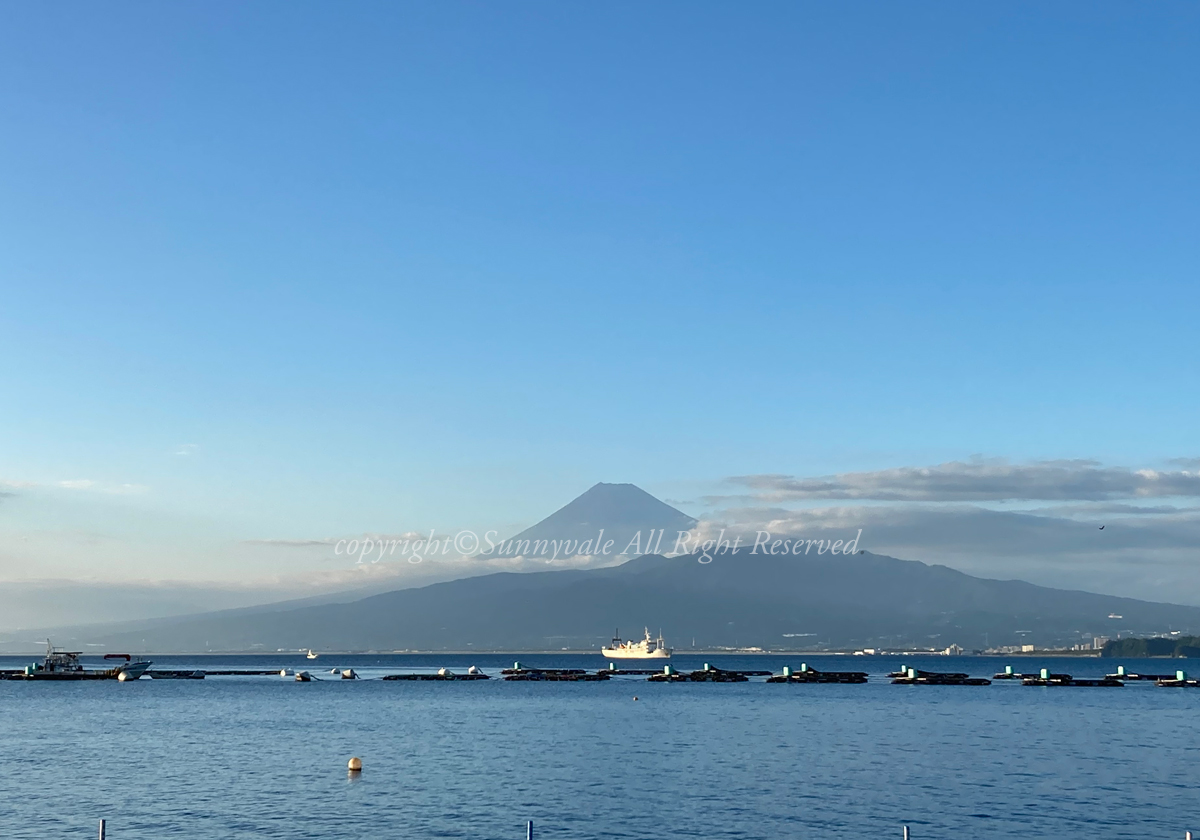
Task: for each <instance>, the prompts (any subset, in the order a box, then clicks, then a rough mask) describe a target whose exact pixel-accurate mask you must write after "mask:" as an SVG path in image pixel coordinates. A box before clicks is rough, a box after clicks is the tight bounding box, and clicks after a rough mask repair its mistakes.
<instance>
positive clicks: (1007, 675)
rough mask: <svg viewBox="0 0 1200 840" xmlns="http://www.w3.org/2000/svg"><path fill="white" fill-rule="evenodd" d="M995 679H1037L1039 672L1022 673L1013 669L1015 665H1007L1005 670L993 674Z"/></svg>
mask: <svg viewBox="0 0 1200 840" xmlns="http://www.w3.org/2000/svg"><path fill="white" fill-rule="evenodd" d="M992 679H994V680H1034V679H1037V674H1020V673H1017V672H1016V671H1014V670H1013V666H1011V665H1005V666H1004V671H1003V672H1002V673H999V674H993V675H992Z"/></svg>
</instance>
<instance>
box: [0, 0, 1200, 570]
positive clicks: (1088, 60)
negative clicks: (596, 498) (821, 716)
mask: <svg viewBox="0 0 1200 840" xmlns="http://www.w3.org/2000/svg"><path fill="white" fill-rule="evenodd" d="M1198 24H1200V9H1197V7H1196V6H1195V5H1191V4H1183V3H1160V4H1154V5H1150V6H1147V5H1140V6H1132V5H1129V4H1122V3H1086V4H1085V3H1060V4H1054V5H1052V6H1046V5H1044V4H1031V3H1029V4H1022V3H1012V4H992V5H983V4H970V5H964V4H952V3H917V4H903V5H901V4H885V3H879V4H869V3H866V4H855V5H852V6H844V5H833V4H816V3H807V4H797V3H777V4H770V3H762V4H755V5H753V6H751V7H745V6H735V5H728V4H703V3H701V4H697V3H686V4H684V3H656V4H622V3H616V4H603V5H599V6H585V5H582V4H557V3H526V4H521V5H518V6H498V5H485V4H452V3H442V4H394V3H355V4H331V3H325V4H318V3H306V2H298V3H286V4H284V3H258V4H253V5H251V6H236V5H233V4H198V3H197V4H190V5H187V4H171V5H157V4H147V3H143V4H120V5H117V4H110V5H86V6H82V5H77V6H57V7H48V6H37V5H10V6H9V7H8V8H7V9H6V11H5V16H4V25H3V26H2V27H0V113H2V115H3V116H2V118H0V119H2V120H3V123H2V125H3V129H2V130H0V387H2V397H0V479H3V480H6V481H8V482H9V483H10V486H11V487H14V488H16V490H14V491H13V492H14V494H15V495H14V497H13V498H10V499H9V500H8V501H7V502H5V503H4V506H5V507H6V508H7V509H8V514H7V516H5V517H2V519H3V520H6V521H2V522H0V524H2V525H3V526H4V527H5V528H6V529H9V530H10V531H14V532H15V530H20V529H22V528H25V529H28V528H34V527H36V528H38V529H40V531H41V532H43V533H50V532H55V531H56V529H59V530H62V529H71V528H75V529H76V530H78V529H79V528H82V527H84V526H83V525H82V524H81V523H86V525H87V527H88V528H92V529H95V528H100V527H101V525H100V524H98V523H110V524H111V523H117V522H120V523H124V524H121V525H120V526H119V528H118V526H117V525H111V527H113V528H118V529H119V530H121V531H122V533H123V534H125V535H126V537H128V538H129V539H132V540H138V539H141V537H142V536H143V535H146V534H148V533H150V532H157V531H159V530H162V531H163V532H164V533H166V534H176V535H178V534H183V533H186V534H189V535H205V534H206V535H209V537H211V539H212V540H213V541H214V544H215V543H219V542H220V540H223V539H226V538H229V539H233V538H239V539H241V538H255V537H259V538H296V539H300V538H305V537H313V538H315V537H324V536H328V535H337V534H347V533H358V532H362V531H388V530H404V529H407V528H410V527H412V528H416V527H429V526H431V525H433V526H437V527H444V528H449V527H457V526H465V525H469V526H473V527H499V528H502V529H504V528H511V529H513V530H516V529H517V528H519V527H521V526H523V525H526V524H529V523H530V522H532V521H534V520H536V519H539V518H541V517H542V516H543V515H545V514H546V513H548V512H550V511H551V510H553V509H554V508H556V507H558V506H559V505H561V504H562V503H564V502H565V501H567V500H568V499H570V498H571V497H572V496H574V495H576V494H577V493H579V492H581V491H582V490H584V489H586V488H587V487H588V486H589V485H591V484H592V483H594V482H596V481H632V482H635V483H637V484H639V485H641V486H643V487H645V488H646V489H647V490H649V491H651V492H653V493H655V494H656V495H659V496H661V497H666V498H669V499H676V500H681V501H684V502H688V501H695V500H699V499H700V498H701V496H702V495H704V494H712V493H719V492H720V487H721V486H722V484H723V480H724V479H725V478H726V477H728V476H737V475H754V474H762V473H780V474H785V475H797V476H814V475H825V474H832V473H842V472H852V471H871V470H879V469H885V468H891V467H898V466H905V465H924V464H938V463H942V462H946V461H955V460H962V459H968V458H970V456H972V455H974V454H981V455H984V456H988V457H998V458H1006V459H1009V460H1010V461H1012V462H1014V463H1024V462H1031V461H1037V460H1041V459H1059V458H1092V459H1097V460H1099V461H1101V462H1103V463H1105V464H1116V465H1123V466H1128V467H1133V468H1138V467H1161V466H1162V465H1163V464H1165V462H1166V459H1169V458H1178V457H1189V456H1192V457H1194V456H1195V455H1197V454H1200V452H1198V449H1197V446H1196V443H1195V418H1196V416H1197V414H1198V408H1200V405H1198V402H1200V397H1198V392H1197V389H1196V381H1197V353H1196V341H1195V338H1194V332H1195V322H1196V312H1197V304H1198V303H1200V300H1198V292H1197V284H1196V282H1195V276H1196V267H1197V247H1198V246H1197V237H1196V230H1197V209H1198V204H1200V183H1198V180H1200V178H1198V175H1197V173H1198V171H1200V170H1198V168H1197V166H1196V149H1197V148H1200V80H1198V78H1197V73H1196V64H1195V56H1196V54H1197V49H1198V47H1200V28H1198ZM187 444H190V445H191V446H190V447H189V448H186V449H184V448H182V447H184V446H185V445H187ZM181 451H185V452H186V454H182V455H180V454H176V453H177V452H181ZM61 482H76V483H79V482H92V484H90V485H86V486H82V485H77V486H75V487H62V486H60V485H61ZM38 488H40V490H39V489H38ZM78 489H84V490H89V491H96V492H91V493H90V494H84V495H85V496H86V498H85V500H84V501H78V498H77V497H79V496H80V494H73V493H72V492H71V491H72V490H78ZM105 491H108V492H105ZM38 493H41V496H39V497H38V498H42V499H43V501H44V504H42V505H41V506H40V507H38V506H34V505H32V503H30V504H26V505H25V506H24V507H21V505H23V504H25V503H24V502H23V501H22V498H23V497H25V496H27V497H30V498H32V497H33V496H36V495H37V494H38ZM102 497H103V498H102ZM68 509H69V511H70V512H64V511H68ZM702 510H703V508H702V507H701V506H699V504H698V503H697V504H695V505H693V506H692V507H690V508H689V509H688V512H690V513H700V512H702ZM171 522H179V523H186V525H183V524H180V525H178V526H177V527H176V526H173V525H170V524H169V523H171ZM148 523H149V524H148ZM164 523H167V524H164ZM147 539H149V537H147ZM171 539H174V538H171ZM171 539H168V538H167V537H164V540H167V541H168V542H170V541H171ZM196 539H197V540H200V537H196ZM151 553H152V554H153V552H151ZM201 554H202V556H200V557H199V559H197V558H192V559H187V558H182V557H180V558H175V559H171V560H169V561H167V567H166V568H165V569H164V570H163V572H162V574H163V576H164V577H171V576H178V577H204V576H205V575H207V574H209V573H210V572H211V573H212V574H216V572H215V569H216V567H217V566H219V565H220V563H221V562H223V561H221V560H219V559H213V558H212V557H209V555H206V554H203V552H202V553H201ZM206 557H209V559H205V558H206ZM214 557H215V555H214ZM22 562H25V561H22ZM80 562H81V563H84V564H85V565H86V562H85V561H83V560H81V561H80ZM171 564H176V565H177V568H176V567H175V566H172V565H171ZM206 564H211V565H212V568H209V567H208V565H206ZM69 566H70V564H67V565H64V566H63V567H62V568H63V569H68V568H69ZM56 569H57V567H56ZM8 571H9V574H17V573H16V572H13V571H12V569H11V568H10V569H9V570H8ZM60 571H61V570H59V571H55V570H49V571H46V574H59V573H60ZM4 573H5V570H3V569H0V577H3V575H4ZM35 573H38V570H37V569H31V568H30V567H29V566H28V563H26V565H23V566H20V572H19V574H20V575H26V576H27V575H30V574H35ZM62 574H66V572H62Z"/></svg>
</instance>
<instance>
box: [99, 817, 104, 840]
mask: <svg viewBox="0 0 1200 840" xmlns="http://www.w3.org/2000/svg"><path fill="white" fill-rule="evenodd" d="M100 840H104V820H100Z"/></svg>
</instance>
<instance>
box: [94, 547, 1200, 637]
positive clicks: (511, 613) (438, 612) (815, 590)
mask: <svg viewBox="0 0 1200 840" xmlns="http://www.w3.org/2000/svg"><path fill="white" fill-rule="evenodd" d="M1114 613H1115V614H1119V615H1122V616H1123V619H1120V620H1117V619H1110V618H1108V616H1109V615H1110V614H1114ZM643 625H649V626H650V627H651V628H652V629H655V630H657V629H659V628H660V627H661V629H662V630H663V631H664V633H665V634H666V636H667V638H668V642H670V643H674V644H676V645H678V646H690V644H691V642H692V639H693V638H694V639H695V642H696V644H697V645H698V646H701V647H705V646H724V645H742V646H745V645H757V646H762V647H775V648H779V647H798V646H814V645H818V644H822V645H830V646H835V647H844V646H848V645H864V644H870V643H874V644H875V645H877V646H886V647H908V646H917V645H921V646H943V647H944V646H946V645H948V644H951V643H957V644H961V645H964V646H967V647H977V646H980V645H982V644H983V643H984V640H985V638H986V639H987V641H988V642H990V643H991V644H993V645H995V644H1017V643H1020V642H1024V641H1031V642H1035V643H1041V644H1046V643H1051V642H1056V641H1061V640H1071V639H1076V640H1077V639H1078V638H1079V636H1080V635H1081V634H1088V635H1092V634H1099V635H1114V634H1115V631H1116V630H1117V629H1126V630H1148V631H1151V632H1153V631H1159V630H1166V629H1168V628H1170V629H1179V630H1183V631H1185V632H1186V631H1189V630H1193V629H1195V630H1200V608H1196V607H1184V606H1174V605H1168V604H1153V603H1148V602H1144V601H1136V600H1134V599H1129V598H1117V597H1112V596H1107V595H1096V594H1092V593H1086V592H1075V591H1068V590H1057V589H1048V588H1045V587H1040V586H1035V585H1033V584H1029V583H1024V582H1022V581H997V580H987V579H983V578H975V577H972V576H970V575H966V574H963V573H962V572H957V571H954V570H953V569H949V568H946V567H944V566H929V565H926V564H924V563H919V562H914V561H905V560H897V559H895V558H891V557H883V556H878V555H872V554H859V555H851V556H849V557H843V556H838V557H836V558H831V557H828V556H826V557H820V558H816V557H803V556H802V557H777V556H770V555H764V554H761V553H760V554H751V553H749V552H747V551H741V552H738V553H736V554H730V555H725V556H719V557H717V558H716V559H715V560H714V561H713V562H712V563H709V564H701V563H698V562H697V561H696V559H695V558H694V557H690V556H686V555H685V556H680V557H663V556H659V555H645V556H642V557H640V558H637V559H634V560H630V561H629V562H627V563H625V564H623V565H620V566H614V567H609V568H602V569H589V570H564V571H553V572H536V573H527V574H511V573H502V574H493V575H485V576H481V577H474V578H469V579H465V580H457V581H451V582H448V583H439V584H434V585H432V586H427V587H423V588H421V589H408V590H401V591H397V592H389V593H385V594H382V595H376V596H373V597H370V598H365V599H362V600H359V601H354V602H351V603H343V604H327V605H321V606H311V607H304V608H300V609H293V610H284V611H280V612H272V613H265V614H250V615H242V616H230V615H228V614H226V615H224V616H220V617H216V616H214V617H199V618H194V619H189V620H186V621H180V622H177V623H174V624H168V625H166V626H161V627H158V628H156V630H155V633H154V635H153V636H152V637H151V638H149V639H148V640H147V641H148V643H149V644H150V647H151V648H152V649H155V650H164V651H165V650H205V649H213V650H251V649H262V648H266V649H268V650H274V649H276V648H292V649H295V648H305V647H314V648H324V649H342V650H368V649H371V650H396V649H426V650H436V649H458V650H462V649H472V648H474V649H480V650H482V649H497V650H503V649H514V650H521V649H526V650H528V649H557V648H562V647H572V648H595V647H598V646H599V644H600V642H602V641H605V640H607V638H608V635H609V633H610V632H611V629H612V628H613V627H623V628H625V630H626V631H627V634H634V633H635V631H640V629H641V627H642V626H643ZM1018 631H1029V632H1028V633H1023V632H1020V633H1019V632H1018ZM142 638H145V631H139V632H136V633H132V632H131V633H128V634H121V633H115V634H110V635H105V636H103V637H100V638H91V639H88V641H93V642H103V643H105V644H107V645H109V646H110V647H121V646H122V645H124V646H129V645H130V644H135V645H140V643H141V640H142Z"/></svg>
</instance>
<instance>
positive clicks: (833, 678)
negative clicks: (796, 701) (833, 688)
mask: <svg viewBox="0 0 1200 840" xmlns="http://www.w3.org/2000/svg"><path fill="white" fill-rule="evenodd" d="M866 681H867V675H866V672H864V671H818V670H817V669H816V668H810V667H808V664H807V663H804V662H801V663H800V670H799V671H793V670H792V669H791V668H784V669H783V673H782V674H775V675H772V676H770V677H768V678H767V682H769V683H865V682H866Z"/></svg>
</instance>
